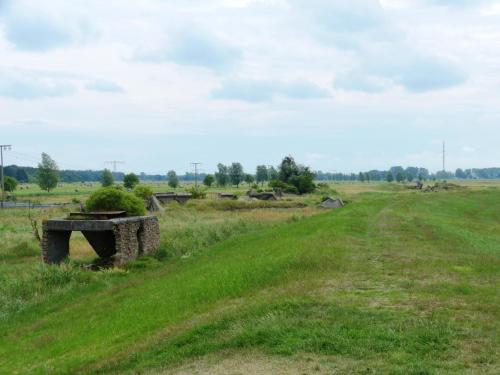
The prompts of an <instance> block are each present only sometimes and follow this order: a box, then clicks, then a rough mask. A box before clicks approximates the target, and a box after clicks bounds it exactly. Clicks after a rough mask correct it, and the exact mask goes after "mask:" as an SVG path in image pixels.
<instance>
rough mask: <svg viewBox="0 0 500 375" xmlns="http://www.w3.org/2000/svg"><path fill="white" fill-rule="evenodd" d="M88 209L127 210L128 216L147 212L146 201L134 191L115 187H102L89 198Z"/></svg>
mask: <svg viewBox="0 0 500 375" xmlns="http://www.w3.org/2000/svg"><path fill="white" fill-rule="evenodd" d="M86 207H87V211H127V215H128V216H142V215H144V214H145V213H146V207H145V205H144V202H143V201H142V200H141V199H140V198H138V197H136V196H135V195H134V194H132V193H128V192H125V191H120V190H119V189H116V188H114V187H108V188H101V189H99V190H97V191H96V192H94V193H93V194H92V195H91V196H90V197H89V199H88V200H87V204H86Z"/></svg>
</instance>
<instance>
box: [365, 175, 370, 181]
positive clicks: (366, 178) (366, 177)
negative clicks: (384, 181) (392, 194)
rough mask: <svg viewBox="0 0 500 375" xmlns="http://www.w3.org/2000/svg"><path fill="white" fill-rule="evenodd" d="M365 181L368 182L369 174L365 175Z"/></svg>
mask: <svg viewBox="0 0 500 375" xmlns="http://www.w3.org/2000/svg"><path fill="white" fill-rule="evenodd" d="M365 180H366V181H368V182H370V174H369V173H365Z"/></svg>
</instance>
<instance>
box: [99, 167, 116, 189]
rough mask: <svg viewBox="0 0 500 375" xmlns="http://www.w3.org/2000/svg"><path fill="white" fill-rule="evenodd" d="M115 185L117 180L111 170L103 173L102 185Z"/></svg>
mask: <svg viewBox="0 0 500 375" xmlns="http://www.w3.org/2000/svg"><path fill="white" fill-rule="evenodd" d="M114 183H115V178H114V177H113V174H112V173H111V171H110V170H109V169H105V170H103V171H102V175H101V185H102V186H103V187H108V186H112V185H113V184H114Z"/></svg>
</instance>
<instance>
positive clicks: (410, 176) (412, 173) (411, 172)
mask: <svg viewBox="0 0 500 375" xmlns="http://www.w3.org/2000/svg"><path fill="white" fill-rule="evenodd" d="M419 172H420V171H419V168H417V167H407V168H406V169H405V172H404V174H405V176H406V179H407V180H408V181H413V180H415V179H417V177H418V174H419Z"/></svg>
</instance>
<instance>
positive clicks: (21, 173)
mask: <svg viewBox="0 0 500 375" xmlns="http://www.w3.org/2000/svg"><path fill="white" fill-rule="evenodd" d="M15 178H16V180H17V181H19V182H28V174H27V173H26V171H25V170H24V169H23V168H19V169H18V170H17V171H16V177H15Z"/></svg>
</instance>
